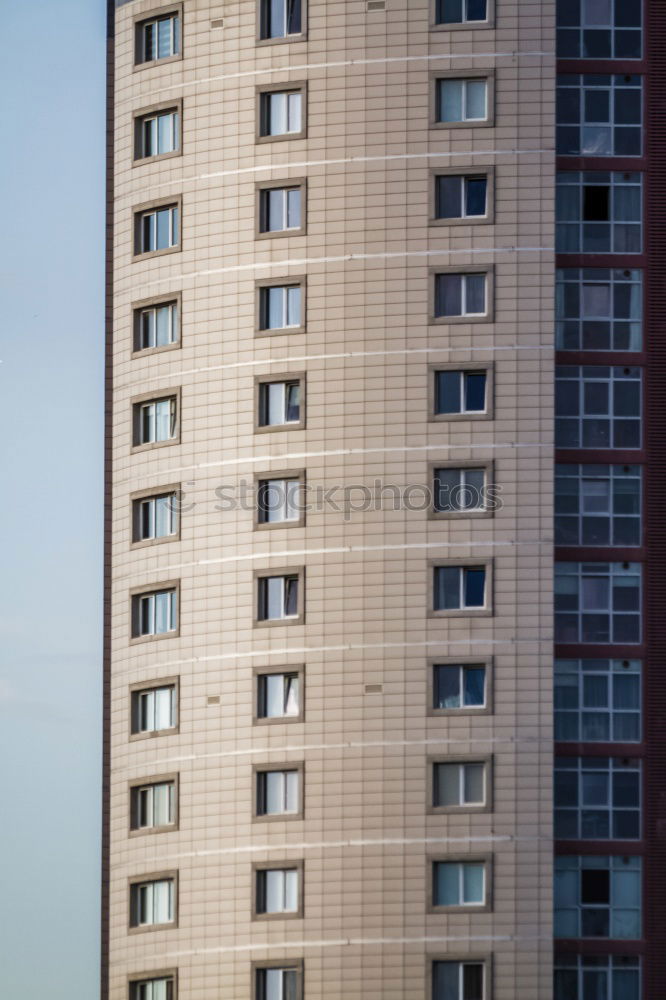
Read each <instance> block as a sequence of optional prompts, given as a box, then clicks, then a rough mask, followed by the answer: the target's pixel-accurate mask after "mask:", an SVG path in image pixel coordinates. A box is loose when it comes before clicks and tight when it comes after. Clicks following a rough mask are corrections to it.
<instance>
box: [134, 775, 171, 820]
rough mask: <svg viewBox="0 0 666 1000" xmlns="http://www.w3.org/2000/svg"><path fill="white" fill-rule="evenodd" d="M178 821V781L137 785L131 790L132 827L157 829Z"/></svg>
mask: <svg viewBox="0 0 666 1000" xmlns="http://www.w3.org/2000/svg"><path fill="white" fill-rule="evenodd" d="M175 822H176V782H175V781H173V780H169V781H159V782H152V783H151V784H148V785H136V786H135V787H133V788H132V789H131V792H130V828H131V829H132V830H156V829H159V828H160V827H169V826H173V825H174V824H175Z"/></svg>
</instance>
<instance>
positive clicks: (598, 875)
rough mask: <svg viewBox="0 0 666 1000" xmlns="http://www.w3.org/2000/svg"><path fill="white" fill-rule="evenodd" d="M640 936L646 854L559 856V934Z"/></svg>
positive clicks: (610, 936) (557, 907) (556, 884)
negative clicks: (642, 881) (628, 855)
mask: <svg viewBox="0 0 666 1000" xmlns="http://www.w3.org/2000/svg"><path fill="white" fill-rule="evenodd" d="M640 936H641V859H640V858H637V857H611V858H608V857H596V856H590V857H577V856H576V855H571V856H568V857H561V858H555V937H558V938H581V937H582V938H590V937H592V938H594V937H596V938H640Z"/></svg>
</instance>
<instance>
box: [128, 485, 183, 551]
mask: <svg viewBox="0 0 666 1000" xmlns="http://www.w3.org/2000/svg"><path fill="white" fill-rule="evenodd" d="M178 508H179V500H178V494H177V493H176V491H174V490H170V491H169V492H168V493H159V494H157V495H156V496H145V497H141V498H140V499H137V500H133V501H132V516H133V541H134V542H147V541H159V540H160V539H164V538H173V537H174V536H175V535H177V534H178Z"/></svg>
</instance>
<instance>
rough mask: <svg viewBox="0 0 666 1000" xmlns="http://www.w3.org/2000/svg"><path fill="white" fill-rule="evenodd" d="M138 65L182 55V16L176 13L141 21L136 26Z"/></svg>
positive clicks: (172, 12)
mask: <svg viewBox="0 0 666 1000" xmlns="http://www.w3.org/2000/svg"><path fill="white" fill-rule="evenodd" d="M136 31H137V38H136V61H137V63H149V62H157V60H158V59H173V57H174V56H177V55H180V15H179V14H178V13H176V12H174V11H171V12H170V13H168V14H160V16H159V17H151V18H149V19H148V20H146V21H139V22H138V23H137V26H136Z"/></svg>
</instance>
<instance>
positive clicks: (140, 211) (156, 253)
mask: <svg viewBox="0 0 666 1000" xmlns="http://www.w3.org/2000/svg"><path fill="white" fill-rule="evenodd" d="M164 208H171V209H176V210H177V211H178V239H177V240H176V242H175V243H174V244H173V246H168V247H162V249H161V250H141V249H140V248H141V224H142V221H143V219H144V218H145V217H146V216H147V215H150V213H151V212H158V211H159V210H160V209H164ZM131 211H132V260H133V261H139V260H150V259H152V258H153V257H163V256H164V255H165V254H172V253H180V252H181V251H182V249H183V197H182V195H174V196H173V197H171V198H158V199H157V200H156V201H147V202H143V203H142V204H141V205H135V206H134V207H133V208H132V210H131ZM172 224H173V220H172V222H171V225H172Z"/></svg>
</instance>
